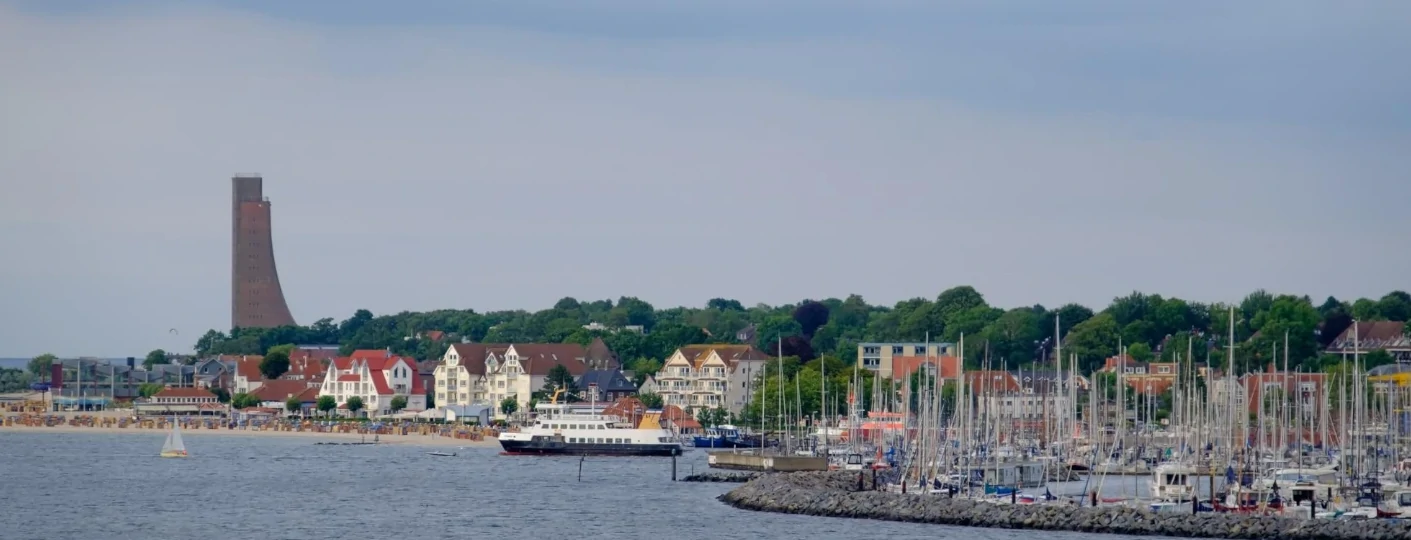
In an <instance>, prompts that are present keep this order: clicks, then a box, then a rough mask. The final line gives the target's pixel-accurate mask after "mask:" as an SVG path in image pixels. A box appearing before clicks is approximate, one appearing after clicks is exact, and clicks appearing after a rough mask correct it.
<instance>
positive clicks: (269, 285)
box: [230, 175, 294, 328]
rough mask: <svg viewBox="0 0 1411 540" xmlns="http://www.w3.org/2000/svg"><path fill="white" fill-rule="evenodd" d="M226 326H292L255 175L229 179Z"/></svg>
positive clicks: (259, 180)
mask: <svg viewBox="0 0 1411 540" xmlns="http://www.w3.org/2000/svg"><path fill="white" fill-rule="evenodd" d="M231 187H232V189H231V244H230V276H231V278H230V326H231V328H273V327H276V326H286V325H293V324H294V316H293V315H292V314H290V312H289V305H288V304H287V303H286V302H285V301H284V289H283V288H281V287H280V286H279V272H278V270H277V269H276V268H275V264H274V242H273V233H272V225H271V222H270V204H269V199H267V198H265V196H264V179H263V178H261V177H259V176H257V175H237V176H235V177H234V178H231Z"/></svg>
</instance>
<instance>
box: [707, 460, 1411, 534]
mask: <svg viewBox="0 0 1411 540" xmlns="http://www.w3.org/2000/svg"><path fill="white" fill-rule="evenodd" d="M867 480H868V481H867V482H866V484H867V485H868V486H870V485H871V482H870V481H871V478H870V476H869V478H868V479H867ZM856 490H857V473H856V472H801V473H788V474H771V475H766V476H763V477H760V478H756V479H754V480H751V481H749V482H747V483H745V484H744V485H742V486H740V487H738V488H735V489H733V490H731V491H730V492H728V493H725V494H724V495H721V496H720V500H721V501H723V502H725V503H726V504H729V505H731V506H734V507H736V508H742V509H747V510H758V511H764V512H780V513H785V514H804V515H814V516H830V517H849V518H863V519H879V520H887V521H905V522H914V523H936V524H943V525H962V526H971V527H992V528H1004V529H1032V530H1052V531H1077V532H1093V533H1112V534H1125V535H1138V536H1175V537H1186V538H1233V539H1241V540H1243V539H1250V540H1254V539H1262V540H1280V539H1282V540H1401V539H1405V540H1411V523H1406V522H1402V521H1400V520H1360V521H1350V520H1327V519H1320V520H1304V519H1293V518H1283V517H1268V516H1241V515H1232V514H1214V513H1201V514H1199V515H1190V514H1156V513H1153V512H1149V511H1146V510H1140V509H1135V508H1125V507H1099V508H1080V507H1077V506H1066V505H1011V504H994V503H985V502H975V501H970V500H965V499H949V498H947V497H945V496H918V495H903V494H900V493H884V492H878V491H856Z"/></svg>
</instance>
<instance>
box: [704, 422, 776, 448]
mask: <svg viewBox="0 0 1411 540" xmlns="http://www.w3.org/2000/svg"><path fill="white" fill-rule="evenodd" d="M692 440H693V442H694V443H695V447H696V448H755V447H759V446H762V445H761V444H760V443H761V441H760V439H759V438H758V437H750V436H748V435H745V434H743V433H741V432H740V429H739V428H737V427H735V426H731V425H720V426H716V427H710V428H706V429H705V433H704V434H702V435H696V436H695V437H692Z"/></svg>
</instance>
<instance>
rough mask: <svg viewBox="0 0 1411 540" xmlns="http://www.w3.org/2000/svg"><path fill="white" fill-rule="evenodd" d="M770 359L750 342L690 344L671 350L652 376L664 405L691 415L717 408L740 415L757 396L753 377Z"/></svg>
mask: <svg viewBox="0 0 1411 540" xmlns="http://www.w3.org/2000/svg"><path fill="white" fill-rule="evenodd" d="M769 360H770V357H769V355H767V354H764V353H763V352H760V351H759V349H756V348H754V347H753V346H751V345H687V346H685V347H682V348H680V349H677V350H676V352H675V353H672V355H671V356H670V357H669V358H667V359H666V361H665V362H663V363H662V366H661V371H659V372H657V373H656V375H655V376H654V377H652V378H651V379H652V380H654V382H655V384H656V390H657V394H660V395H661V399H662V405H676V406H678V407H681V408H682V409H683V410H686V411H688V412H690V413H692V414H695V413H696V412H697V411H699V410H702V409H714V408H716V407H724V408H725V409H726V410H728V411H730V412H731V413H737V414H738V413H739V412H740V411H742V410H744V407H745V405H746V404H747V403H749V401H750V398H751V397H752V396H753V395H754V388H753V387H754V385H755V384H757V383H756V381H755V380H754V379H755V377H758V376H759V373H760V369H761V368H762V367H763V366H764V363H765V362H767V361H769ZM643 386H644V387H645V385H643Z"/></svg>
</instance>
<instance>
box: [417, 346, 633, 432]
mask: <svg viewBox="0 0 1411 540" xmlns="http://www.w3.org/2000/svg"><path fill="white" fill-rule="evenodd" d="M596 345H598V343H594V344H593V346H590V347H588V348H587V349H585V348H584V347H583V346H581V345H578V344H576V343H517V344H516V343H457V344H453V345H451V347H450V349H448V350H447V351H446V355H445V356H444V357H442V362H441V365H440V366H439V367H437V368H436V374H435V379H436V403H437V404H438V405H441V406H458V405H467V406H468V405H474V404H480V403H488V404H490V405H492V406H493V407H494V409H495V414H496V416H497V417H503V416H504V415H503V413H501V412H500V402H502V401H504V400H505V399H506V398H511V397H512V398H514V399H515V401H516V402H517V403H518V405H519V410H520V411H528V410H529V400H530V399H532V398H533V393H534V392H537V391H539V390H541V389H542V388H543V387H544V381H545V380H546V379H547V376H548V375H549V372H550V371H551V370H553V368H554V367H555V366H559V365H562V366H564V368H565V369H567V370H568V373H569V374H570V375H572V376H573V377H575V378H576V377H579V376H582V375H583V373H584V372H586V371H587V370H588V369H589V367H590V366H598V365H603V366H612V365H615V363H616V358H615V357H612V356H611V352H610V351H607V350H606V347H605V346H603V347H601V349H600V350H599V351H597V352H596V354H595V349H598V347H596ZM604 351H606V352H604Z"/></svg>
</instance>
